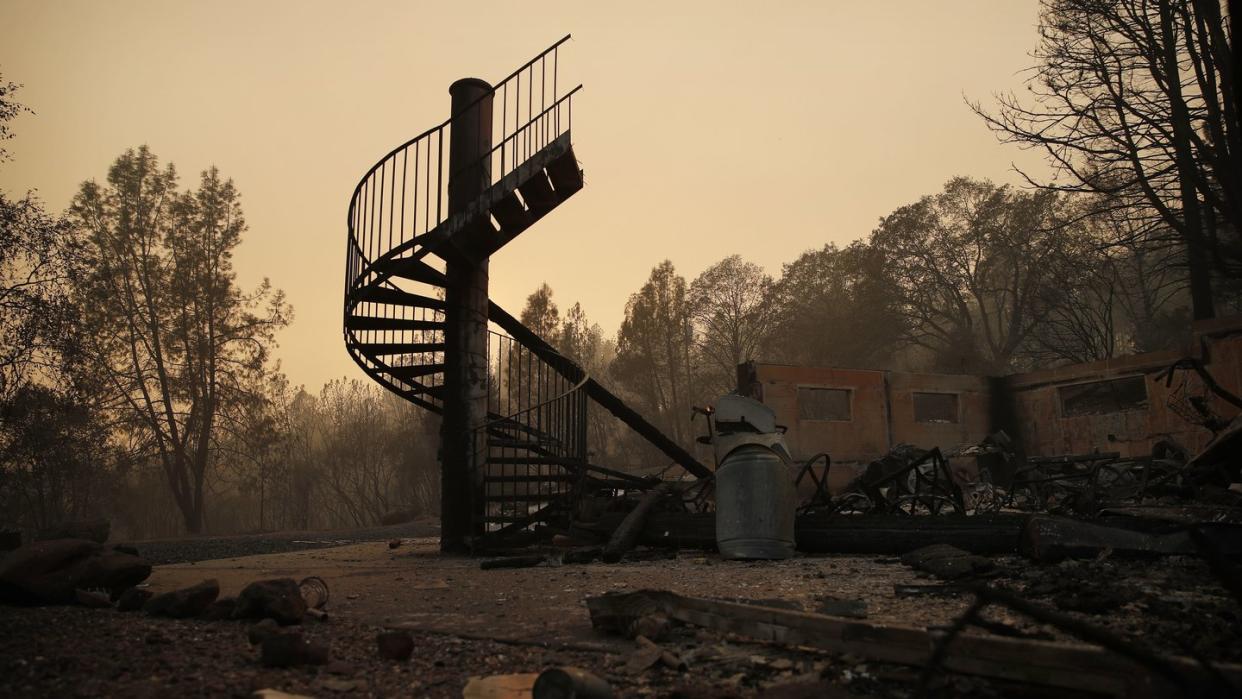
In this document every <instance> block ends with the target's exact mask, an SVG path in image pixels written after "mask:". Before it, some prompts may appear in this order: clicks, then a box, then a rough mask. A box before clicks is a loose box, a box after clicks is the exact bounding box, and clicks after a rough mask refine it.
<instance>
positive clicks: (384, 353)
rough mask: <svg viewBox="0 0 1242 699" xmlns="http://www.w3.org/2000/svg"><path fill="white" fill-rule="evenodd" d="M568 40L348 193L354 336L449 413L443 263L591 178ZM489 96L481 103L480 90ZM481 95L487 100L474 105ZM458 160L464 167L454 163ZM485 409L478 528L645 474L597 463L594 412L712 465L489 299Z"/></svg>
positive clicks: (496, 238)
mask: <svg viewBox="0 0 1242 699" xmlns="http://www.w3.org/2000/svg"><path fill="white" fill-rule="evenodd" d="M569 38H570V37H569V36H566V37H564V38H563V39H561V40H560V41H558V42H556V43H555V44H553V45H552V46H551V47H549V48H548V49H547V50H545V51H543V52H542V53H540V54H539V55H538V56H536V57H535V58H534V59H532V60H530V61H528V62H527V63H526V64H525V65H523V66H522V67H521V68H519V69H518V70H516V71H514V72H513V73H512V74H510V75H509V76H508V77H506V78H505V79H504V80H501V81H500V82H499V83H496V84H495V85H494V86H488V87H489V88H490V91H489V92H488V93H487V94H486V95H484V96H483V97H486V98H488V99H489V104H490V107H491V115H489V118H488V119H486V120H485V121H484V122H483V124H484V125H483V126H477V122H478V120H477V119H476V120H474V121H469V120H467V119H464V118H463V116H464V114H465V112H466V110H465V109H462V110H458V111H457V112H456V113H455V114H454V115H453V116H452V117H450V118H449V119H448V120H447V121H445V122H443V123H441V124H439V125H437V126H435V127H432V128H431V129H429V130H427V131H425V132H423V133H421V134H419V135H418V136H415V137H414V138H413V139H411V140H409V141H407V142H406V143H403V144H402V145H400V146H398V147H396V148H394V149H393V150H392V151H391V152H389V153H388V154H387V155H386V156H384V158H382V159H381V160H380V161H379V162H377V163H376V164H375V165H374V166H373V167H372V168H371V169H370V170H368V171H367V173H366V174H365V175H364V176H363V177H362V179H361V180H360V181H359V183H358V186H357V187H356V188H355V189H354V193H353V197H352V198H351V200H350V206H349V216H348V229H349V234H348V242H347V249H346V269H345V314H344V331H345V345H346V348H347V350H348V351H349V353H350V355H351V356H352V357H353V359H354V361H355V362H357V363H358V365H359V366H360V367H362V369H363V370H364V371H365V372H366V373H367V374H368V375H369V376H370V377H371V378H373V379H374V380H375V381H377V382H379V383H380V384H381V385H382V386H384V387H385V388H387V389H388V390H390V391H392V392H394V393H396V394H397V395H399V396H401V397H402V398H404V399H406V400H408V401H410V402H411V403H414V404H415V405H418V406H420V407H422V408H424V409H426V410H429V411H431V412H434V413H443V412H444V409H445V405H446V401H451V400H454V399H455V398H454V397H453V396H450V395H447V391H446V388H447V387H446V382H445V369H446V364H447V363H448V360H449V359H450V358H449V357H447V356H446V352H447V351H448V347H447V345H448V343H446V341H445V332H446V327H447V324H448V321H449V319H448V318H447V317H446V316H447V314H450V313H453V312H454V311H453V309H451V308H449V307H447V305H446V303H445V294H444V289H445V285H446V276H445V268H446V264H448V263H449V262H451V261H453V260H463V259H465V260H474V261H479V260H486V259H487V258H488V256H490V255H491V254H493V253H494V252H496V251H497V250H499V249H500V248H501V247H503V246H504V245H506V244H507V243H509V242H510V241H512V240H513V239H514V238H516V237H517V236H518V235H520V234H521V233H522V232H524V231H526V230H527V229H529V228H530V227H531V226H532V225H534V224H535V223H536V222H537V221H539V220H540V219H541V218H543V217H544V216H546V215H548V214H549V213H550V212H551V211H552V210H554V209H556V208H557V207H558V206H560V205H561V204H563V203H564V202H565V201H566V200H568V199H569V198H570V197H572V196H573V195H574V194H576V193H577V192H578V191H579V190H581V189H582V187H583V173H582V170H581V168H580V167H579V165H578V160H577V157H576V154H575V152H574V148H573V143H572V138H571V133H572V131H571V129H572V124H573V98H574V96H575V94H577V93H578V92H579V90H581V88H582V86H581V85H578V86H577V87H575V88H573V89H571V90H569V91H568V92H565V93H561V92H560V91H559V89H558V86H557V78H558V74H559V53H560V49H561V47H562V46H563V44H564V43H565V42H566V41H567V40H568V39H569ZM483 97H480V99H483ZM471 106H474V107H477V105H471ZM455 123H456V124H457V126H458V129H459V133H458V134H457V136H458V137H459V138H463V137H467V136H468V135H467V136H463V133H461V130H462V129H464V128H466V127H465V124H467V123H469V124H470V127H471V128H485V129H488V130H489V131H490V132H491V133H490V134H479V136H480V138H481V139H482V137H483V136H490V138H487V139H485V140H486V143H488V144H492V143H494V144H496V145H495V146H494V147H491V148H490V150H486V152H484V153H483V154H482V155H481V156H480V158H479V160H478V161H476V162H471V163H466V164H461V165H453V166H450V162H449V161H450V160H451V158H449V157H448V156H449V150H450V145H451V144H452V142H453V141H452V139H453V137H454V135H453V129H454V125H455ZM450 167H456V168H457V169H456V170H455V171H451V170H450ZM467 168H470V174H471V175H478V174H480V173H481V175H482V177H483V178H484V180H485V181H484V182H483V183H482V184H481V186H480V187H479V189H480V191H481V194H479V195H478V196H476V197H474V198H473V200H472V201H470V202H469V203H468V205H466V206H464V207H461V206H458V207H457V208H458V210H457V211H456V212H453V213H450V212H449V207H448V202H447V200H448V194H449V183H450V182H452V181H454V179H455V177H461V176H462V173H463V172H465V171H466V170H467ZM487 316H488V321H489V322H490V323H489V324H490V326H491V327H489V329H488V331H487V334H488V342H487V355H488V356H487V366H488V369H487V374H488V375H487V419H486V420H485V421H483V422H482V423H481V424H477V425H474V426H473V429H474V430H476V431H477V432H478V433H479V434H478V436H479V439H478V440H476V441H475V444H478V445H481V446H479V447H478V448H479V449H483V450H484V453H482V454H476V455H474V458H473V463H475V464H478V468H480V469H481V471H482V473H481V478H479V479H478V481H477V482H478V483H479V486H478V487H475V488H473V489H472V490H471V492H470V493H469V495H468V501H467V502H462V503H457V506H460V507H468V508H470V510H471V512H472V517H473V519H474V521H475V527H474V530H475V531H476V532H478V533H480V534H481V535H483V536H487V537H496V538H501V537H504V536H506V535H508V534H511V533H513V532H515V531H518V530H522V529H525V528H529V527H531V526H532V525H534V524H536V523H539V522H557V521H562V522H563V521H565V520H567V518H568V517H569V515H570V513H571V511H572V507H573V503H574V500H575V498H576V497H578V496H580V495H582V494H583V493H585V492H590V491H595V490H598V489H600V488H610V489H633V488H643V487H647V486H649V485H650V482H649V481H648V480H646V479H643V478H639V477H636V476H633V475H630V474H627V473H625V472H624V471H619V470H611V469H607V468H604V467H601V466H598V465H595V464H591V463H589V461H588V453H589V452H588V448H587V417H588V411H589V410H590V409H591V408H592V406H597V407H603V408H604V409H605V410H607V411H608V412H609V413H611V414H612V415H614V416H616V417H617V418H618V419H620V420H622V421H623V422H625V423H626V424H627V425H629V426H630V427H631V428H632V429H634V430H635V431H637V432H638V433H639V434H641V435H643V436H644V437H645V438H646V439H647V440H648V441H650V442H651V443H652V444H653V445H655V446H656V447H657V448H658V449H660V450H661V451H663V452H664V453H665V454H667V455H668V456H669V457H670V459H671V460H672V461H674V462H676V463H678V464H680V465H681V466H682V467H683V468H685V469H687V470H688V471H690V472H691V473H693V474H695V475H696V476H699V477H710V475H711V472H710V470H708V469H707V468H706V467H704V466H703V465H702V464H700V463H699V462H698V461H696V460H695V459H694V457H692V456H691V455H690V454H688V453H687V452H685V451H684V450H682V449H681V448H680V447H679V446H677V445H676V444H675V443H673V442H672V441H671V440H669V439H668V438H667V437H665V436H664V435H663V434H662V433H660V431H659V430H658V429H656V428H655V427H653V426H652V425H651V424H650V423H648V422H647V421H646V420H644V419H643V418H642V416H640V415H638V414H637V413H636V412H634V411H633V410H631V409H630V408H628V406H626V405H625V404H624V402H623V401H621V400H620V399H619V398H617V397H616V396H615V395H613V394H612V393H611V392H609V391H608V390H607V389H606V388H604V387H603V386H601V385H600V384H599V383H598V382H597V381H595V380H594V379H593V378H592V377H590V376H588V375H587V373H586V372H585V371H584V370H583V369H582V368H581V366H579V365H578V364H577V363H576V362H574V361H573V360H571V359H570V358H568V357H565V356H562V355H561V354H560V353H558V352H557V351H556V349H555V348H554V347H553V346H552V345H551V344H549V343H548V342H547V341H546V340H545V339H544V338H541V337H539V336H538V335H537V334H536V333H534V332H533V331H531V330H530V329H529V328H527V327H525V326H524V325H523V324H522V323H521V322H519V321H518V320H517V319H516V318H514V317H513V316H512V315H510V314H509V313H507V312H505V311H504V310H503V309H501V308H500V307H499V306H497V305H496V304H495V303H492V302H491V301H490V300H489V301H488V304H487Z"/></svg>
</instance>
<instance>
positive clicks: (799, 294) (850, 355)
mask: <svg viewBox="0 0 1242 699" xmlns="http://www.w3.org/2000/svg"><path fill="white" fill-rule="evenodd" d="M768 304H769V305H770V306H771V310H772V313H773V316H774V317H773V321H772V324H773V327H772V328H771V330H770V332H769V333H768V337H767V341H766V342H765V345H764V349H763V358H765V359H768V360H774V361H785V362H793V363H796V364H808V365H813V366H850V367H878V366H885V365H887V364H889V363H890V362H891V360H892V358H893V353H894V351H895V350H897V349H898V347H899V346H900V344H901V342H902V341H903V340H904V338H905V337H906V322H907V321H906V317H905V315H903V314H902V313H901V310H900V307H899V305H900V297H899V295H898V293H897V284H896V281H895V280H893V279H890V278H888V277H887V270H886V265H885V260H884V255H883V252H882V251H880V250H877V249H875V248H873V247H871V246H869V245H867V244H866V243H863V242H855V243H853V244H851V245H849V246H848V247H846V248H844V249H842V248H838V247H837V246H836V245H833V244H831V243H830V244H828V245H825V246H824V247H822V248H820V249H818V250H808V251H806V252H804V253H803V254H802V255H800V256H798V258H797V259H796V260H794V261H793V262H790V263H788V264H786V265H785V266H784V268H783V270H782V272H781V277H780V279H779V280H777V281H776V283H775V284H774V285H773V287H772V289H771V293H770V294H769V299H768Z"/></svg>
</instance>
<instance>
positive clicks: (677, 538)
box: [596, 512, 1029, 555]
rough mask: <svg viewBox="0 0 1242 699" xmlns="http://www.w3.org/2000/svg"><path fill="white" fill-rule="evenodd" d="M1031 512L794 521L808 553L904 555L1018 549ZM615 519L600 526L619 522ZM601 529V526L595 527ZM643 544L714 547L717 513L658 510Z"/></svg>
mask: <svg viewBox="0 0 1242 699" xmlns="http://www.w3.org/2000/svg"><path fill="white" fill-rule="evenodd" d="M1028 517H1029V515H1025V514H1008V513H1004V514H995V515H985V516H975V517H950V516H944V517H930V516H928V517H909V516H904V515H840V514H804V515H799V516H798V517H797V519H796V520H795V524H794V536H795V538H796V541H797V548H798V550H799V551H802V552H804V553H878V554H894V555H897V554H902V553H906V552H907V551H913V550H914V549H917V548H922V547H924V546H929V545H931V544H950V545H952V546H956V547H957V548H960V549H962V550H963V551H967V552H970V553H974V554H979V555H992V554H1001V553H1014V552H1016V551H1017V550H1018V542H1019V539H1020V538H1021V534H1022V528H1023V526H1024V525H1025V523H1026V520H1027V518H1028ZM615 522H616V520H615V518H614V519H613V520H612V521H611V522H608V521H607V520H601V522H600V523H599V525H600V526H601V527H604V528H607V527H608V526H612V527H615V526H616V523H615ZM596 531H598V530H596ZM640 543H643V544H646V545H648V546H671V547H675V548H696V549H705V550H711V549H714V548H715V547H716V516H715V514H713V513H711V512H704V513H692V512H676V513H670V512H656V513H652V514H651V515H650V516H649V517H648V519H647V522H646V524H645V525H644V527H643V532H642V537H641V538H640Z"/></svg>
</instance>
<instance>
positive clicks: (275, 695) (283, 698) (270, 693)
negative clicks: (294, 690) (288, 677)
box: [250, 689, 315, 699]
mask: <svg viewBox="0 0 1242 699" xmlns="http://www.w3.org/2000/svg"><path fill="white" fill-rule="evenodd" d="M250 696H251V697H254V699H315V698H314V697H310V696H307V695H305V694H289V693H288V692H282V691H280V690H279V689H257V690H255V692H254V694H251V695H250Z"/></svg>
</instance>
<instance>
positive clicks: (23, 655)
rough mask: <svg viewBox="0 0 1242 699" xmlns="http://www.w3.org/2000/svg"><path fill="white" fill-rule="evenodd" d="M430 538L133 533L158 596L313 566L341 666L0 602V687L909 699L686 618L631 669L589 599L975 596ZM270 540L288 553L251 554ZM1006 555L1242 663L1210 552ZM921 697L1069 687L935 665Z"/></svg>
mask: <svg viewBox="0 0 1242 699" xmlns="http://www.w3.org/2000/svg"><path fill="white" fill-rule="evenodd" d="M433 531H434V527H431V526H428V525H426V524H422V525H420V524H410V525H403V526H400V527H384V528H376V529H370V530H364V531H349V532H327V533H325V532H314V533H310V532H295V533H282V534H276V535H253V536H243V537H217V538H210V539H208V538H197V539H188V540H181V541H160V542H139V543H138V544H137V545H138V547H139V548H140V549H141V550H142V552H143V553H144V554H146V555H148V556H151V557H152V558H154V559H155V560H157V561H179V562H178V563H173V564H168V565H161V566H159V567H157V568H156V570H155V571H154V573H153V575H152V577H151V579H150V580H149V586H150V589H151V590H152V591H155V592H161V591H166V590H172V589H179V588H183V587H186V586H189V585H193V584H195V583H198V582H200V581H202V580H203V579H205V578H213V579H218V580H219V584H220V587H221V595H222V596H233V595H236V594H237V593H238V592H239V591H240V590H241V588H242V587H244V585H246V584H247V583H249V582H251V581H254V580H262V579H269V578H274V577H294V578H299V577H301V576H304V575H319V576H322V577H323V579H324V580H325V581H326V582H327V583H328V585H329V586H330V588H331V601H330V602H329V606H328V610H329V612H330V614H331V618H330V620H329V621H328V622H326V623H319V622H308V623H307V624H306V625H305V626H304V628H305V633H306V635H307V636H308V637H310V638H312V639H317V640H320V641H322V642H324V643H326V644H327V645H329V646H330V648H331V654H332V659H333V662H332V663H330V664H328V665H326V666H319V667H303V668H296V669H285V670H274V669H270V668H265V667H263V666H262V665H261V664H260V663H259V660H258V656H259V652H258V650H257V649H256V648H255V647H252V646H250V645H249V643H248V642H247V640H246V631H247V626H246V624H244V623H242V622H236V621H216V622H211V621H204V620H169V619H156V618H150V617H147V616H145V615H143V614H141V613H129V614H125V613H120V612H117V611H115V610H114V609H85V608H79V607H44V608H12V607H9V608H5V607H0V629H2V630H3V631H0V697H8V696H19V697H26V696H30V697H34V696H126V697H129V696H135V697H157V696H158V697H163V696H178V697H180V696H250V695H251V693H252V692H254V691H255V690H258V689H263V688H274V689H278V690H281V691H285V692H291V693H295V694H303V695H309V696H317V697H329V696H331V697H337V696H339V697H371V696H376V697H379V696H415V697H421V696H427V697H450V696H451V697H460V696H462V690H463V687H465V686H466V684H467V682H468V680H469V679H470V678H471V677H487V676H493V675H500V674H509V673H535V672H539V671H541V670H543V669H545V668H547V667H550V666H556V665H573V666H578V667H583V668H585V669H587V670H589V671H591V672H594V673H595V674H598V675H600V676H602V677H604V678H606V679H607V680H608V681H609V683H610V684H611V685H612V686H613V687H614V689H615V690H616V692H617V696H619V697H648V696H660V697H666V696H667V697H753V696H772V697H786V698H789V697H825V696H826V697H840V696H847V695H849V696H857V695H864V696H873V697H891V698H892V699H908V698H909V697H912V696H915V694H916V688H917V684H918V680H919V676H918V672H917V671H916V670H915V669H913V668H907V667H897V666H890V665H883V664H879V663H869V662H866V661H865V660H863V659H862V658H858V657H851V656H850V655H848V654H846V655H840V654H830V653H824V652H819V651H814V650H811V649H807V648H798V647H782V646H778V645H773V644H763V643H756V642H752V641H749V640H747V639H744V638H740V637H735V636H730V635H728V634H721V633H717V632H710V631H707V630H703V629H695V628H692V627H683V628H679V629H677V630H676V631H675V632H674V635H673V637H671V638H668V639H665V640H664V641H662V643H663V644H664V646H665V648H668V649H672V650H674V651H675V652H677V653H679V654H680V655H681V657H682V658H683V659H685V660H687V661H688V663H689V670H688V671H684V672H678V671H676V670H673V669H668V668H663V667H660V666H658V665H657V666H655V667H650V668H645V669H643V668H640V669H634V668H627V666H626V663H627V661H628V660H630V659H631V658H632V657H633V656H634V654H635V652H636V644H635V642H633V641H627V640H625V639H619V638H615V637H605V636H602V635H600V634H599V633H597V632H595V631H594V630H593V629H592V628H591V624H590V620H589V619H588V618H587V614H586V610H585V607H584V600H585V599H586V598H587V597H590V596H593V595H597V594H601V593H604V592H607V591H610V590H635V589H642V588H654V589H666V590H672V591H674V592H679V593H682V594H688V595H694V596H701V597H709V598H725V599H744V600H780V601H781V602H782V603H784V604H787V605H789V606H790V607H791V608H800V609H804V610H807V611H814V610H816V609H818V608H820V606H821V605H823V604H826V603H830V602H831V603H840V602H841V601H857V602H859V603H861V605H862V609H863V613H865V614H866V618H867V620H868V621H869V622H871V623H879V624H884V623H896V624H901V625H908V626H916V627H924V626H925V627H943V626H945V625H946V624H948V623H949V622H951V621H952V620H953V619H955V618H956V617H957V616H958V615H960V614H961V613H962V611H963V610H964V609H965V608H966V607H967V606H968V604H969V599H970V596H969V595H967V594H964V593H961V592H954V591H953V590H952V589H948V590H943V591H939V592H936V593H935V594H923V593H920V594H916V595H914V596H909V595H908V594H898V593H897V591H898V589H899V588H907V587H913V588H926V587H927V586H929V585H938V583H937V582H936V581H934V580H931V579H929V578H927V577H926V575H925V574H923V573H918V572H916V571H914V570H912V569H910V568H908V567H907V566H904V565H902V564H901V563H900V562H899V561H898V560H897V559H893V558H886V557H879V556H844V555H842V556H799V557H796V558H794V559H791V560H787V561H773V562H750V563H742V562H725V561H721V560H720V559H719V557H718V556H715V555H710V554H703V553H700V552H683V553H682V554H681V555H678V556H674V557H670V556H668V555H666V554H663V553H661V552H655V551H649V552H646V553H645V554H644V553H641V552H636V557H635V558H633V559H630V560H627V561H625V562H623V563H620V564H602V563H592V564H587V565H563V566H552V567H545V566H540V567H536V568H521V569H498V570H481V569H480V567H479V562H478V559H474V558H467V557H458V556H442V555H440V554H439V553H438V550H437V549H438V547H437V539H436V538H435V536H434V534H432V532H433ZM428 534H432V535H430V536H429V535H428ZM396 538H400V539H402V542H401V544H400V545H399V546H398V547H397V548H395V549H390V548H389V547H388V545H387V544H386V543H385V542H386V541H388V540H391V539H396ZM338 542H348V543H347V545H341V544H340V543H338ZM304 549H314V550H304ZM269 551H281V553H275V554H271V555H261V556H256V555H252V554H255V553H261V552H269ZM224 552H227V553H224ZM225 556H229V557H225ZM995 561H996V563H997V566H998V570H997V571H996V576H995V577H994V578H992V582H993V584H996V585H999V586H1001V587H1004V588H1007V589H1010V590H1013V591H1014V592H1016V593H1018V594H1020V595H1022V596H1023V597H1026V598H1027V599H1030V600H1032V601H1034V602H1036V603H1038V604H1040V605H1041V606H1045V607H1047V608H1053V609H1059V610H1061V611H1062V612H1065V613H1067V614H1070V615H1072V616H1073V617H1075V618H1078V619H1080V620H1082V621H1086V622H1089V623H1091V624H1093V625H1098V626H1101V627H1104V628H1107V629H1109V630H1112V631H1113V632H1115V633H1117V634H1119V635H1121V636H1123V637H1125V638H1129V639H1132V640H1135V641H1138V642H1141V643H1143V644H1144V645H1149V646H1151V647H1153V648H1155V649H1157V650H1159V651H1163V652H1165V653H1174V654H1184V655H1196V656H1199V657H1201V658H1205V659H1209V660H1212V661H1229V662H1239V661H1242V624H1239V621H1242V612H1240V610H1239V607H1238V605H1237V603H1236V602H1235V601H1234V600H1233V599H1232V598H1231V597H1230V596H1229V594H1228V593H1227V592H1226V591H1225V589H1224V588H1223V587H1222V586H1221V585H1220V583H1219V582H1218V581H1217V580H1216V579H1215V577H1214V576H1213V574H1212V573H1211V572H1210V571H1209V570H1208V569H1207V566H1206V565H1204V564H1203V562H1201V561H1198V560H1195V559H1188V558H1166V559H1162V560H1159V561H1129V560H1114V559H1113V558H1111V557H1104V558H1101V559H1098V560H1088V561H1067V562H1064V563H1062V564H1059V565H1050V566H1037V565H1033V564H1031V563H1030V562H1028V561H1026V560H1024V559H1020V558H1017V557H1011V556H1010V557H997V558H996V559H995ZM985 618H986V619H987V621H988V622H989V623H990V624H991V625H992V628H991V629H990V630H992V631H993V632H1001V633H1005V634H1006V635H1022V636H1027V637H1034V638H1048V639H1056V640H1070V639H1069V638H1068V637H1067V636H1065V634H1063V633H1060V632H1058V631H1057V630H1055V629H1052V628H1048V627H1045V626H1042V625H1040V624H1036V623H1033V622H1031V621H1030V620H1028V619H1025V618H1023V617H1021V615H1016V614H1012V613H1009V612H1007V611H1006V610H1002V609H995V610H989V612H988V613H987V614H986V615H985ZM383 626H389V627H392V626H398V627H401V628H406V629H410V630H411V631H412V633H413V636H414V638H415V644H416V649H415V652H414V656H413V657H412V658H411V659H410V660H409V661H407V662H392V661H385V660H383V659H381V658H380V657H379V656H378V654H377V652H376V644H375V634H376V632H377V631H378V630H379V629H380V628H381V627H383ZM795 688H796V689H795ZM928 695H929V696H936V697H950V696H972V697H996V696H1019V695H1021V696H1028V697H1034V696H1072V695H1071V694H1068V693H1065V692H1061V691H1050V690H1049V691H1040V690H1037V689H1035V688H1033V687H1030V686H1026V687H1018V686H1013V685H1008V686H1006V685H1000V684H998V683H994V682H989V681H986V680H982V679H979V678H970V677H964V676H950V675H943V674H941V675H938V676H937V677H936V678H935V682H934V684H933V687H932V691H931V692H930V693H929V694H928Z"/></svg>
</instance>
